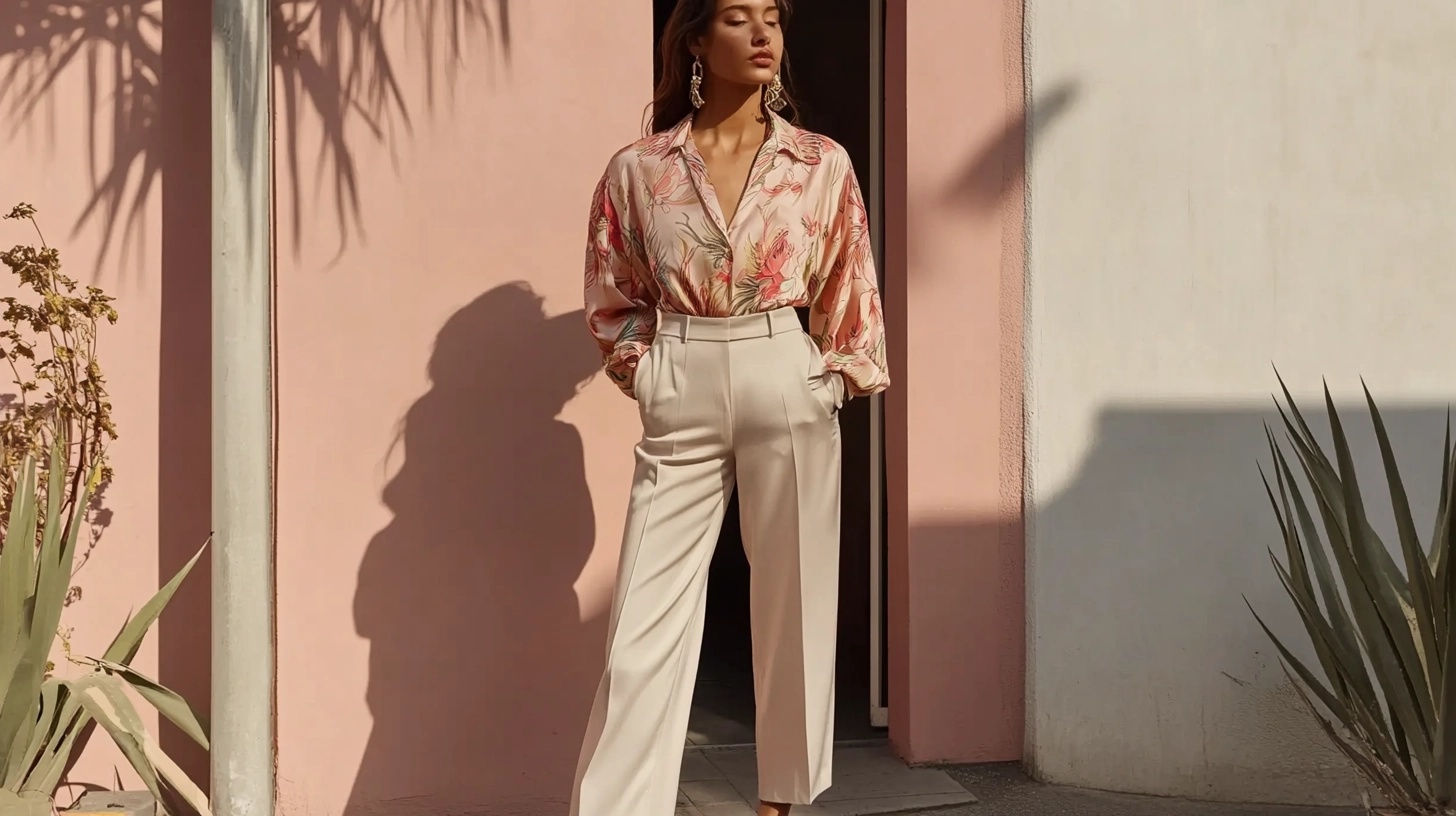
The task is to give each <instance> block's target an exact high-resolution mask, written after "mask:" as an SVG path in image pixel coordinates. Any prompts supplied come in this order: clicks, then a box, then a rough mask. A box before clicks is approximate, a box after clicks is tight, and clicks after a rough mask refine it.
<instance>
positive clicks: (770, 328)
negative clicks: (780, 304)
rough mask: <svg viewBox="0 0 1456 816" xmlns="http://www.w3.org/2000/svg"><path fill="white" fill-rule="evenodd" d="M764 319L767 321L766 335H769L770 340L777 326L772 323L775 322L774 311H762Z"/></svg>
mask: <svg viewBox="0 0 1456 816" xmlns="http://www.w3.org/2000/svg"><path fill="white" fill-rule="evenodd" d="M764 319H765V320H767V321H768V337H769V339H770V340H772V339H773V336H774V334H775V333H776V332H777V331H778V328H779V327H778V326H775V325H774V323H775V322H776V321H775V320H774V313H773V312H766V313H764Z"/></svg>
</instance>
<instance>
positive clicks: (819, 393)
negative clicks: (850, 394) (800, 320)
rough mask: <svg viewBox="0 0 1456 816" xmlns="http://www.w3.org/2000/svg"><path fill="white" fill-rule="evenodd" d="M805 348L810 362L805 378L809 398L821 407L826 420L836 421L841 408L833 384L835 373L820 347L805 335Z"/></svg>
mask: <svg viewBox="0 0 1456 816" xmlns="http://www.w3.org/2000/svg"><path fill="white" fill-rule="evenodd" d="M803 337H804V347H805V351H806V352H807V353H808V355H809V361H808V364H807V369H806V372H805V377H804V384H805V386H806V387H807V388H808V390H809V397H810V399H812V400H813V401H814V403H815V404H816V405H818V406H819V410H820V412H821V413H822V414H823V415H824V418H825V419H831V420H832V419H834V418H835V416H836V415H837V414H838V413H839V406H838V404H837V400H836V399H835V396H834V385H833V383H832V382H831V381H832V380H833V378H834V372H832V371H830V370H829V366H827V365H825V363H824V355H823V354H822V353H821V352H820V351H819V346H818V345H816V344H815V343H814V339H813V338H812V337H810V336H809V335H807V334H805V335H803Z"/></svg>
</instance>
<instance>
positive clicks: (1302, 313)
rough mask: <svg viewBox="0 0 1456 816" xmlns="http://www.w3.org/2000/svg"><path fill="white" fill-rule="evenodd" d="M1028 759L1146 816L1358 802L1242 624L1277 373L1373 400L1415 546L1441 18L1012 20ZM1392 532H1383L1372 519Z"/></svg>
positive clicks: (1442, 116)
mask: <svg viewBox="0 0 1456 816" xmlns="http://www.w3.org/2000/svg"><path fill="white" fill-rule="evenodd" d="M1027 28H1028V33H1027V38H1028V39H1027V46H1028V52H1027V53H1028V68H1029V70H1028V80H1029V84H1030V86H1031V93H1032V97H1033V102H1034V103H1040V102H1045V101H1046V100H1050V99H1055V98H1057V97H1058V96H1059V95H1066V96H1069V101H1068V102H1067V103H1066V104H1065V105H1051V106H1047V105H1038V106H1037V107H1040V108H1041V110H1040V111H1039V112H1038V114H1037V121H1036V122H1035V126H1034V128H1033V132H1032V137H1031V145H1030V159H1029V160H1030V162H1031V167H1030V170H1029V172H1030V181H1029V196H1030V201H1029V211H1028V212H1029V222H1030V248H1029V275H1030V278H1029V280H1030V284H1029V295H1028V298H1029V313H1028V335H1029V344H1030V351H1029V361H1028V378H1029V381H1030V383H1029V401H1030V403H1029V412H1030V419H1029V434H1030V442H1029V447H1028V459H1027V462H1028V484H1029V488H1028V489H1029V496H1028V513H1029V520H1030V523H1029V527H1030V530H1029V533H1028V549H1029V552H1028V603H1029V606H1030V609H1029V616H1030V632H1029V635H1030V641H1029V679H1028V725H1029V729H1028V746H1027V749H1028V756H1029V758H1030V760H1031V764H1032V765H1033V768H1034V770H1035V771H1036V772H1037V773H1038V774H1039V775H1040V776H1042V777H1043V778H1045V779H1047V780H1050V781H1054V782H1060V783H1070V784H1077V785H1087V786H1093V787H1099V788H1108V789H1120V790H1133V791H1140V792H1147V793H1155V794H1172V795H1181V796H1194V797H1206V798H1214V799H1231V800H1254V801H1326V802H1350V801H1352V800H1353V799H1354V798H1355V796H1356V795H1357V794H1356V787H1355V784H1354V782H1353V777H1352V774H1351V773H1350V772H1349V770H1348V769H1347V767H1346V766H1345V765H1344V764H1343V762H1342V761H1341V760H1340V759H1339V758H1338V757H1336V756H1335V755H1333V754H1332V753H1331V752H1330V751H1329V750H1327V749H1326V748H1325V745H1324V741H1323V739H1322V738H1321V736H1320V735H1319V733H1318V732H1317V731H1316V730H1315V728H1314V727H1312V725H1311V723H1310V720H1309V717H1308V714H1307V713H1306V712H1305V711H1304V710H1303V709H1302V707H1301V704H1300V702H1299V701H1298V699H1297V698H1296V697H1295V696H1294V694H1293V692H1292V690H1291V689H1290V688H1289V686H1288V683H1287V681H1286V680H1285V679H1284V675H1283V672H1282V671H1281V669H1280V667H1279V664H1278V661H1277V659H1275V658H1274V656H1273V654H1272V650H1271V649H1270V648H1269V647H1268V645H1267V643H1266V641H1265V639H1264V637H1263V635H1262V633H1261V632H1260V631H1259V630H1258V628H1257V626H1256V625H1255V623H1254V621H1253V619H1252V617H1251V616H1250V614H1249V612H1248V610H1247V609H1246V608H1245V607H1244V602H1243V600H1242V596H1244V595H1247V596H1248V598H1249V599H1250V600H1251V602H1252V603H1253V604H1254V605H1255V606H1256V607H1257V608H1258V609H1260V611H1261V612H1267V614H1268V616H1269V617H1270V618H1271V619H1272V620H1273V621H1274V622H1275V623H1276V626H1277V627H1278V628H1279V630H1280V631H1282V632H1285V633H1288V634H1289V635H1291V636H1293V637H1295V638H1297V639H1299V640H1301V641H1302V640H1303V638H1302V635H1301V633H1300V630H1299V628H1298V622H1297V619H1296V618H1295V616H1294V614H1293V612H1292V610H1291V609H1290V608H1289V605H1288V602H1287V600H1286V599H1285V598H1284V596H1283V593H1282V590H1281V589H1280V588H1279V586H1278V584H1277V581H1276V580H1275V579H1274V577H1273V575H1272V573H1271V571H1270V567H1269V564H1268V560H1267V556H1266V554H1265V547H1266V546H1269V545H1273V546H1278V545H1279V542H1278V540H1277V537H1276V535H1275V530H1276V528H1275V526H1274V522H1273V518H1272V515H1271V513H1270V511H1269V509H1268V505H1267V502H1266V500H1265V498H1264V495H1263V490H1262V487H1261V486H1260V483H1259V481H1258V474H1257V472H1256V470H1255V465H1256V462H1258V461H1264V460H1267V458H1268V457H1267V455H1266V454H1265V451H1264V441H1263V437H1262V429H1261V424H1260V423H1261V421H1262V420H1264V419H1266V418H1268V417H1270V416H1271V415H1272V412H1271V411H1269V410H1268V409H1269V407H1270V405H1271V402H1270V399H1269V395H1270V394H1271V392H1272V391H1274V390H1275V389H1276V388H1277V382H1276V380H1275V379H1274V374H1273V372H1272V371H1271V363H1272V364H1273V365H1276V366H1278V367H1279V369H1280V371H1281V372H1282V373H1283V375H1284V376H1285V378H1286V381H1287V382H1289V384H1290V386H1291V388H1292V389H1293V390H1294V391H1295V394H1296V397H1298V398H1300V399H1301V400H1302V401H1303V402H1304V403H1305V404H1306V405H1307V407H1308V408H1309V409H1311V410H1313V409H1314V408H1315V407H1317V406H1316V397H1317V396H1318V389H1319V386H1320V379H1321V377H1328V378H1329V380H1330V385H1331V387H1332V389H1334V390H1335V393H1336V398H1337V401H1338V402H1339V404H1340V406H1341V408H1342V410H1343V409H1344V407H1345V406H1349V409H1350V410H1349V412H1348V413H1347V414H1346V419H1347V422H1348V424H1350V425H1353V426H1354V428H1353V430H1352V432H1353V433H1355V434H1356V435H1357V436H1358V441H1359V444H1360V446H1361V455H1362V458H1363V461H1364V462H1365V463H1366V464H1367V465H1369V466H1371V467H1372V468H1373V469H1369V468H1367V469H1366V470H1365V471H1363V474H1364V479H1363V485H1364V486H1365V487H1366V489H1367V491H1369V492H1370V496H1371V501H1372V502H1373V503H1375V504H1376V505H1377V506H1381V505H1383V504H1384V503H1385V500H1384V498H1383V494H1382V493H1380V492H1378V491H1381V490H1383V485H1384V482H1383V478H1382V476H1381V473H1380V471H1379V469H1378V464H1377V461H1378V460H1376V459H1375V458H1374V457H1375V449H1374V443H1373V439H1372V438H1371V435H1370V430H1369V423H1368V420H1367V419H1366V418H1365V414H1364V412H1363V409H1362V407H1361V404H1360V402H1359V399H1360V392H1359V387H1360V381H1359V378H1360V377H1361V376H1364V377H1365V378H1366V380H1367V382H1368V383H1369V385H1370V388H1371V390H1372V391H1373V392H1374V393H1375V395H1376V398H1377V399H1378V400H1380V402H1381V405H1382V407H1384V408H1385V409H1387V411H1388V413H1389V416H1388V422H1389V424H1390V425H1391V430H1392V434H1393V435H1394V436H1395V439H1396V445H1397V446H1398V450H1399V453H1400V454H1401V455H1402V457H1403V461H1404V463H1405V475H1406V477H1407V481H1408V485H1409V486H1410V487H1411V488H1412V492H1413V493H1414V494H1415V499H1416V505H1417V506H1416V513H1417V523H1418V525H1419V527H1420V528H1421V529H1422V530H1429V529H1430V527H1429V526H1428V523H1429V520H1430V519H1431V518H1432V517H1433V513H1434V492H1435V482H1434V479H1435V478H1436V477H1437V476H1438V474H1439V462H1438V456H1437V454H1436V449H1437V448H1438V447H1439V445H1440V440H1441V432H1442V424H1443V422H1444V411H1445V406H1446V404H1447V402H1448V401H1450V400H1451V398H1452V396H1453V394H1456V356H1453V355H1452V354H1451V353H1450V349H1449V342H1448V341H1449V338H1450V336H1451V335H1450V318H1449V314H1450V310H1451V306H1452V304H1456V228H1453V226H1456V224H1453V222H1456V151H1453V150H1452V145H1453V144H1456V105H1453V101H1456V47H1453V43H1456V4H1453V3H1451V2H1449V0H1402V1H1401V2H1399V3H1391V2H1389V0H1318V1H1317V2H1316V0H1028V14H1027ZM1387 513H1388V511H1387Z"/></svg>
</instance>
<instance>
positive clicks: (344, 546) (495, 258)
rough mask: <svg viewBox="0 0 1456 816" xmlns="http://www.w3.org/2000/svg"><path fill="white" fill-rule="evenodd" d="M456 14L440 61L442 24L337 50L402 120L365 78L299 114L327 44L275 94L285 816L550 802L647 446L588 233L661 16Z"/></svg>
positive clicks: (577, 729)
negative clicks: (608, 377)
mask: <svg viewBox="0 0 1456 816" xmlns="http://www.w3.org/2000/svg"><path fill="white" fill-rule="evenodd" d="M386 5H392V4H386ZM404 5H405V4H400V6H401V8H402V7H403V6H404ZM414 5H415V6H417V7H421V8H423V7H426V6H431V5H433V6H437V7H441V8H443V7H444V6H445V5H446V4H414ZM474 5H476V6H478V7H481V8H484V9H485V10H486V11H487V17H486V18H485V19H484V20H483V21H482V22H480V23H478V24H476V25H474V26H473V27H470V28H469V29H468V30H467V31H465V32H464V33H463V36H462V38H461V40H460V43H461V45H460V48H461V54H460V59H459V60H458V61H454V62H453V63H452V61H451V60H450V59H449V56H448V54H449V52H448V48H449V46H448V43H449V34H448V32H447V31H446V30H445V27H446V26H447V24H448V23H447V20H446V18H445V17H444V15H443V13H442V14H440V16H438V17H436V18H435V19H434V20H433V25H434V26H435V31H434V34H433V35H432V34H430V21H425V20H419V19H415V20H410V19H408V18H407V17H406V16H405V15H403V14H401V15H398V16H392V17H389V18H388V19H387V24H386V26H385V28H384V31H383V38H382V40H381V41H380V42H379V43H378V44H377V45H371V46H370V48H372V49H375V50H373V51H371V52H370V53H366V54H362V55H355V57H357V58H360V59H362V60H364V61H363V62H361V63H359V65H360V67H361V68H362V70H364V71H366V72H367V71H378V70H379V68H380V65H381V60H382V59H384V58H387V59H388V60H389V62H390V67H391V68H392V70H393V72H394V79H395V81H396V82H397V83H398V87H399V91H400V94H401V96H402V100H403V103H404V105H406V106H407V110H408V117H409V122H410V123H409V125H408V126H406V125H405V114H404V113H403V112H402V111H401V110H400V109H399V108H398V107H397V106H396V107H391V106H390V105H389V104H386V103H382V102H380V101H378V100H376V99H372V98H371V97H370V96H369V95H368V94H369V89H368V88H367V86H366V85H364V84H361V86H360V87H359V88H358V89H357V91H351V90H350V89H349V87H348V85H347V82H346V83H344V93H343V95H344V96H348V95H350V94H351V93H356V95H357V101H359V103H360V107H361V108H362V109H363V110H362V111H348V110H343V109H342V108H341V107H340V106H338V105H337V104H334V103H335V102H336V96H337V95H338V88H335V87H332V86H329V85H327V84H326V85H325V88H324V98H325V100H326V103H327V104H326V105H324V106H322V109H321V106H320V105H319V103H318V102H317V101H316V99H315V97H313V96H310V94H313V93H316V89H315V88H314V87H313V86H311V85H310V84H309V83H310V82H312V81H313V80H312V77H313V75H314V73H313V72H311V71H310V70H309V62H310V60H312V59H314V58H315V57H316V55H320V54H325V53H327V48H326V47H325V44H326V43H327V41H328V40H329V39H330V38H338V37H339V36H340V32H337V31H333V30H331V29H328V28H320V27H318V25H317V23H316V25H315V28H313V29H312V30H310V31H309V33H308V34H307V36H306V38H305V42H306V43H307V44H308V47H307V49H306V50H304V51H301V52H300V53H299V54H298V55H297V56H295V57H293V58H292V59H291V60H285V62H284V63H283V65H282V67H281V69H280V72H279V75H278V77H279V86H278V89H277V92H276V93H277V101H278V106H279V111H278V114H279V124H278V150H279V164H278V183H279V202H280V210H279V216H278V225H279V227H278V229H279V232H278V240H279V252H278V280H279V289H278V321H279V349H278V352H279V361H280V363H279V384H278V388H279V434H280V437H279V462H278V474H279V484H278V493H279V506H278V621H279V625H278V667H279V668H278V671H279V674H278V737H277V739H278V785H279V797H280V800H279V801H280V807H281V812H282V813H284V814H315V816H325V815H326V814H341V813H342V814H349V816H355V815H356V814H368V813H374V812H384V811H385V810H387V811H388V812H390V813H393V814H401V813H403V814H408V813H420V814H436V813H460V812H470V811H475V812H478V811H479V810H480V809H481V808H483V807H487V806H488V807H489V808H490V809H491V812H498V813H520V814H528V813H560V812H564V804H563V803H564V802H565V801H566V799H567V797H568V794H569V790H570V782H571V778H572V774H573V771H574V763H575V759H576V752H577V747H578V745H579V741H580V737H581V732H582V729H583V727H584V725H585V722H586V716H587V711H588V704H589V702H590V696H591V693H592V690H593V689H594V687H595V683H596V680H597V678H598V676H599V672H600V669H601V662H602V659H603V649H604V643H605V622H606V613H607V606H608V603H609V592H610V587H611V581H612V578H613V572H614V569H615V560H616V552H617V547H618V546H619V537H620V531H621V524H622V513H623V511H624V508H625V506H626V498H627V490H628V487H629V483H630V477H631V468H632V459H631V447H632V444H633V442H634V441H635V439H636V435H637V432H638V427H639V426H638V421H637V416H636V410H635V407H634V405H633V403H631V402H630V401H628V400H626V399H623V398H622V397H621V395H620V394H619V393H618V392H617V391H616V389H615V388H614V387H613V386H612V385H611V384H610V383H608V382H607V381H605V379H604V378H602V377H599V376H595V374H596V372H597V370H598V367H599V358H598V357H597V354H596V351H595V347H594V346H593V345H592V344H591V341H590V338H589V335H588V334H587V332H586V327H585V323H584V321H583V320H582V316H581V312H580V309H581V264H582V258H583V255H582V253H583V246H584V244H583V243H582V242H583V240H584V236H585V229H586V214H587V205H588V203H589V199H590V195H591V192H592V189H593V187H594V185H595V183H596V181H597V179H598V177H599V176H600V174H601V172H602V170H603V168H604V167H605V165H606V161H607V159H608V158H609V157H610V156H611V154H612V153H613V152H614V151H615V150H616V149H618V148H620V147H621V146H623V145H624V144H626V143H628V142H630V141H631V140H633V139H635V138H636V137H637V136H638V135H639V134H640V129H641V123H642V111H643V106H644V105H645V103H646V102H647V100H648V99H649V98H650V96H651V83H652V66H651V38H652V16H651V14H652V10H651V4H649V3H646V2H643V3H628V4H618V3H613V4H590V3H588V4H579V5H576V6H573V9H572V13H571V14H563V13H561V10H560V9H558V8H555V7H554V6H552V5H551V4H541V3H528V2H520V1H519V0H512V1H511V2H509V3H506V2H500V3H497V2H494V1H492V2H483V3H476V4H474ZM432 37H433V39H432ZM355 57H346V59H352V58H355ZM452 71H453V76H451V72H452ZM323 73H324V74H325V75H327V76H346V77H347V76H348V75H349V70H348V66H347V65H346V66H344V67H343V69H335V68H333V67H326V68H325V69H324V71H323ZM431 82H433V87H434V99H433V102H432V101H431V98H430V95H429V88H430V83H431ZM292 90H297V91H298V92H299V93H298V96H297V98H298V99H299V102H298V103H297V105H298V106H297V109H296V110H292V109H290V108H289V105H290V101H289V100H290V96H289V94H290V93H291V91H292ZM331 93H332V94H333V95H330V94H331ZM366 113H367V114H370V115H372V116H374V117H375V118H376V119H377V120H378V121H379V123H380V127H381V128H382V129H383V130H384V136H383V138H382V139H381V138H375V137H374V136H373V135H372V134H371V132H370V129H369V126H368V123H367V122H366V118H365V114H366ZM294 124H296V125H297V128H296V130H294V129H292V128H293V125H294ZM335 133H338V134H341V136H342V138H341V141H340V142H337V143H333V144H342V145H344V146H345V149H346V151H347V163H341V162H340V157H339V154H338V153H337V152H335V148H334V147H333V144H329V147H328V148H327V149H326V150H325V151H324V153H323V155H324V156H325V159H324V160H322V161H321V160H320V159H319V155H320V153H319V145H320V142H321V141H325V142H326V143H327V140H328V139H329V138H330V137H331V136H332V135H333V134H335ZM295 151H296V152H295ZM290 156H296V158H297V162H298V170H297V174H296V175H295V170H294V168H293V167H292V166H291V165H290V164H289V162H290V161H291V159H290V158H289V157H290ZM341 168H345V169H348V170H349V172H347V173H345V172H343V171H342V170H341ZM341 178H348V179H349V180H350V183H351V184H353V185H355V187H356V191H357V205H353V204H349V203H348V201H347V199H346V201H345V205H344V206H342V207H341V205H340V202H339V199H338V197H337V196H336V194H335V190H336V188H335V184H336V182H338V181H339V180H340V179H341ZM295 194H296V195H297V196H298V200H299V201H300V202H301V205H302V206H301V208H299V209H295V207H294V206H293V201H294V196H295ZM353 206H356V207H357V209H356V210H354V211H351V210H350V207H353ZM295 221H296V223H297V225H298V231H297V232H295V231H294V227H293V224H294V223H295ZM341 223H342V224H344V225H345V226H346V227H347V229H346V230H342V231H341V229H340V224H341Z"/></svg>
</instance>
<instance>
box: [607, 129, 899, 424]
mask: <svg viewBox="0 0 1456 816" xmlns="http://www.w3.org/2000/svg"><path fill="white" fill-rule="evenodd" d="M786 306H808V307H809V334H810V336H811V337H812V338H813V340H814V342H815V344H816V345H817V346H818V347H819V349H820V351H821V352H822V353H823V354H824V361H825V363H826V365H827V366H828V367H829V369H830V370H832V371H838V372H839V373H840V374H841V375H842V376H843V377H844V381H845V385H846V387H847V390H848V392H849V394H850V395H851V396H865V395H868V394H874V393H877V392H880V391H883V390H885V389H886V388H887V387H889V385H890V377H889V373H888V370H887V368H886V363H885V327H884V312H883V310H882V309H881V306H880V294H879V291H878V288H877V286H876V282H875V266H874V254H873V252H872V251H871V248H870V234H869V224H868V219H867V218H866V216H865V206H864V199H863V196H862V194H861V192H860V188H859V183H858V181H856V179H855V175H854V167H853V166H852V165H851V163H850V160H849V154H848V153H847V152H846V151H845V150H844V148H843V147H841V146H840V145H838V144H836V143H835V142H833V141H832V140H830V139H828V138H826V137H824V136H820V135H818V134H815V133H810V132H808V131H806V130H802V129H800V128H797V127H795V126H793V125H791V124H789V123H788V122H787V121H785V120H784V119H782V118H781V117H778V116H771V117H770V125H769V134H768V138H767V140H766V141H765V143H764V145H763V147H762V148H761V149H760V150H759V153H758V156H757V158H755V160H754V163H753V168H752V170H751V172H750V174H749V177H748V183H747V185H746V186H745V187H744V190H743V198H742V201H741V202H740V203H739V206H738V211H737V213H736V214H735V215H734V217H733V222H732V223H731V224H730V223H727V221H726V219H725V218H724V217H723V211H722V209H721V208H720V207H719V204H718V197H717V194H716V193H715V192H714V190H713V184H712V182H711V181H710V180H709V179H708V171H707V168H706V166H705V165H704V164H703V157H702V155H701V154H700V153H699V152H698V149H697V147H696V146H695V145H694V143H693V139H692V119H691V117H689V118H687V119H685V120H683V122H682V123H681V124H679V125H677V126H676V127H674V128H673V129H671V130H667V131H663V132H661V133H658V134H654V135H652V136H649V137H647V138H645V139H642V140H640V141H638V142H636V143H635V144H633V145H631V146H629V147H627V148H626V149H624V150H622V151H621V152H619V153H618V154H617V155H616V156H614V157H613V158H612V160H611V162H610V164H609V165H608V167H607V170H606V173H605V174H604V175H603V176H602V180H601V182H600V183H599V184H598V185H597V189H596V193H595V195H594V197H593V201H592V208H591V224H590V234H589V238H588V245H587V253H586V315H587V323H588V325H589V326H590V328H591V332H592V335H593V336H594V337H595V338H596V341H597V344H598V345H599V346H600V347H601V351H602V357H603V363H604V367H605V369H606V371H607V374H608V375H609V376H610V377H611V379H612V381H613V382H615V383H616V384H617V386H618V387H619V388H621V389H622V391H623V392H625V393H626V394H627V395H628V396H632V397H634V398H635V394H634V393H633V381H634V374H635V372H636V368H637V360H638V358H640V357H641V356H642V355H643V353H645V352H646V351H647V349H648V347H649V346H651V345H652V341H653V339H654V337H655V336H656V333H657V314H658V310H662V311H665V312H674V313H678V314H684V315H691V316H695V317H733V316H738V315H749V314H756V313H760V312H768V311H772V310H774V309H779V308H783V307H786Z"/></svg>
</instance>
